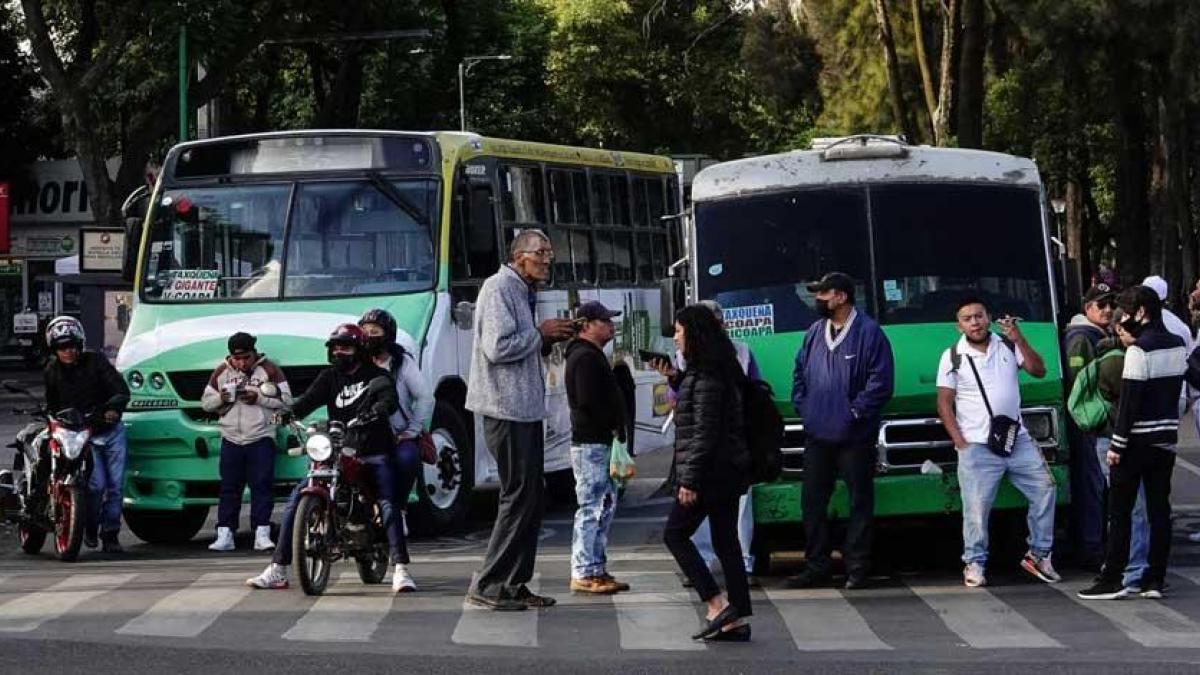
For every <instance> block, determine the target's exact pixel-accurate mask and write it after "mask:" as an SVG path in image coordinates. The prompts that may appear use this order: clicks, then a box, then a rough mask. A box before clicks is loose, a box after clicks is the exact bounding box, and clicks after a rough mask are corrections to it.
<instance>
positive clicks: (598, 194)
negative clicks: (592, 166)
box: [592, 173, 613, 223]
mask: <svg viewBox="0 0 1200 675" xmlns="http://www.w3.org/2000/svg"><path fill="white" fill-rule="evenodd" d="M608 180H609V176H608V174H603V173H593V174H592V222H593V223H611V222H613V219H612V217H613V210H612V200H611V198H610V197H609V193H608Z"/></svg>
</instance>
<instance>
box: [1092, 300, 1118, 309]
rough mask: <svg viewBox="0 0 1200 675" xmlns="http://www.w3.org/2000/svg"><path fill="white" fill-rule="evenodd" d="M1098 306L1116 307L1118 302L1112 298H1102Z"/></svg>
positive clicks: (1102, 307)
mask: <svg viewBox="0 0 1200 675" xmlns="http://www.w3.org/2000/svg"><path fill="white" fill-rule="evenodd" d="M1096 306H1097V307H1099V308H1100V309H1116V308H1117V303H1115V302H1113V301H1112V300H1102V301H1100V302H1097V303H1096Z"/></svg>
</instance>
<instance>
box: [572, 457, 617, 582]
mask: <svg viewBox="0 0 1200 675" xmlns="http://www.w3.org/2000/svg"><path fill="white" fill-rule="evenodd" d="M611 451H612V447H611V446H609V445H606V444H603V443H585V444H583V445H572V446H571V469H572V470H573V471H574V473H575V499H576V501H578V502H579V509H578V510H576V511H575V528H574V532H573V533H572V536H571V576H572V578H575V579H587V578H588V577H598V576H601V575H603V574H605V573H606V572H607V571H608V570H607V565H608V556H607V554H606V553H605V551H606V549H607V548H608V528H609V527H610V526H611V525H612V521H613V515H615V514H616V512H617V492H616V489H615V488H614V487H613V482H612V479H611V478H610V477H609V475H608V463H609V453H610V452H611Z"/></svg>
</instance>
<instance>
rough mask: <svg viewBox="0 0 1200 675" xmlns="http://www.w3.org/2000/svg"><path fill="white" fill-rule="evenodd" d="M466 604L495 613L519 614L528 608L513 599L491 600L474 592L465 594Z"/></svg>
mask: <svg viewBox="0 0 1200 675" xmlns="http://www.w3.org/2000/svg"><path fill="white" fill-rule="evenodd" d="M467 602H469V603H470V604H472V605H475V606H477V607H487V608H488V609H491V610H495V611H497V612H521V611H524V610H526V609H528V607H529V606H528V605H526V604H525V603H524V602H521V601H520V600H516V599H514V598H492V597H488V596H486V595H482V594H480V593H477V592H475V591H470V592H468V593H467Z"/></svg>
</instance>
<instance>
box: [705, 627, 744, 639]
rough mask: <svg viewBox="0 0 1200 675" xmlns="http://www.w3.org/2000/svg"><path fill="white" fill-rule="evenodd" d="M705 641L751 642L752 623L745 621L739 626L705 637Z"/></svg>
mask: <svg viewBox="0 0 1200 675" xmlns="http://www.w3.org/2000/svg"><path fill="white" fill-rule="evenodd" d="M704 641H705V642H749V641H750V624H748V623H745V624H742V625H740V626H738V627H737V628H730V629H729V630H723V631H721V632H719V633H717V634H716V635H714V636H712V637H709V638H704Z"/></svg>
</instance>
